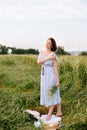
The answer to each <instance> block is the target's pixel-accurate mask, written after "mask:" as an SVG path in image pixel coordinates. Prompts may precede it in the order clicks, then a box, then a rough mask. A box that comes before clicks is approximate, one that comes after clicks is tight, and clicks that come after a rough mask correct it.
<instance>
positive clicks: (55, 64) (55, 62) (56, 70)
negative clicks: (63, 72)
mask: <svg viewBox="0 0 87 130" xmlns="http://www.w3.org/2000/svg"><path fill="white" fill-rule="evenodd" d="M53 67H54V74H55V79H56V86H57V87H59V85H60V84H59V75H58V66H57V61H56V60H54V62H53Z"/></svg>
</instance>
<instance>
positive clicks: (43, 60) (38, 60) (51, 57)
mask: <svg viewBox="0 0 87 130" xmlns="http://www.w3.org/2000/svg"><path fill="white" fill-rule="evenodd" d="M55 59H56V57H55V56H54V55H53V54H52V55H49V56H48V57H47V58H45V59H39V58H38V59H37V63H38V64H43V63H45V62H46V61H48V60H55Z"/></svg>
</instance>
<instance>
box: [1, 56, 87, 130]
mask: <svg viewBox="0 0 87 130" xmlns="http://www.w3.org/2000/svg"><path fill="white" fill-rule="evenodd" d="M36 60H37V56H34V55H0V130H36V128H35V127H34V125H33V122H34V119H33V118H32V117H31V116H30V115H29V114H28V113H24V110H25V109H32V110H37V111H38V112H40V113H41V114H44V113H47V111H48V110H47V108H45V107H44V106H43V107H42V106H40V105H39V100H40V65H37V62H36ZM58 70H59V77H60V90H61V97H62V111H63V115H64V116H63V117H62V122H63V123H64V124H65V126H64V127H63V128H62V130H87V56H59V63H58ZM55 112H56V110H55V111H54V114H55Z"/></svg>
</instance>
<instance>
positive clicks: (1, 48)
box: [0, 44, 87, 55]
mask: <svg viewBox="0 0 87 130" xmlns="http://www.w3.org/2000/svg"><path fill="white" fill-rule="evenodd" d="M9 49H10V50H11V54H39V50H38V49H33V48H29V49H20V48H19V49H18V48H14V47H6V46H4V45H1V44H0V54H2V55H3V54H8V50H9ZM56 54H58V55H71V54H70V53H69V52H66V51H65V50H64V47H62V46H58V47H57V51H56ZM80 55H87V52H81V53H80Z"/></svg>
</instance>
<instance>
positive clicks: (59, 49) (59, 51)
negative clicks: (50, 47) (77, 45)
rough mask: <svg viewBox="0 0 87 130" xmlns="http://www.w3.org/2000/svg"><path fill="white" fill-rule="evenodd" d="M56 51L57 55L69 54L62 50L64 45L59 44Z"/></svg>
mask: <svg viewBox="0 0 87 130" xmlns="http://www.w3.org/2000/svg"><path fill="white" fill-rule="evenodd" d="M56 53H57V54H59V55H70V53H68V52H66V51H64V47H61V46H58V48H57V52H56Z"/></svg>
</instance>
